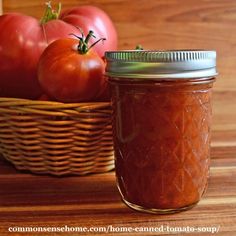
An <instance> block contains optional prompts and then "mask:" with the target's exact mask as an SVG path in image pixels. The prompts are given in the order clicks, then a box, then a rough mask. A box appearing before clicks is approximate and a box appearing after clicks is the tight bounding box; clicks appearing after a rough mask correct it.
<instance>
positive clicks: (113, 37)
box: [60, 6, 118, 57]
mask: <svg viewBox="0 0 236 236" xmlns="http://www.w3.org/2000/svg"><path fill="white" fill-rule="evenodd" d="M60 19H61V20H63V21H65V22H67V23H70V24H71V25H74V26H76V27H79V28H81V29H82V30H83V32H84V33H85V34H86V35H87V34H88V33H89V31H90V30H92V31H93V32H94V35H96V36H97V37H98V38H106V41H105V42H104V45H102V46H100V45H98V46H96V47H94V50H95V51H96V52H97V53H98V54H99V56H100V57H103V56H104V53H105V51H113V50H117V44H118V42H117V41H118V40H117V32H116V29H115V26H114V24H113V22H112V20H111V19H110V17H109V16H108V15H107V14H106V13H105V12H104V11H102V10H101V9H99V8H97V7H95V6H79V7H74V8H71V9H68V10H65V11H64V12H62V14H61V15H60ZM95 41H96V39H95V38H93V39H91V43H94V42H95Z"/></svg>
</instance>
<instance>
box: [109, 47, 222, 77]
mask: <svg viewBox="0 0 236 236" xmlns="http://www.w3.org/2000/svg"><path fill="white" fill-rule="evenodd" d="M105 57H106V60H107V67H106V75H108V76H111V77H124V78H152V79H155V78H156V79H162V78H166V79H168V78H170V79H171V78H179V79H186V78H201V77H213V76H215V75H217V71H216V52H215V51H205V50H181V51H179V50H176V51H146V50H127V51H110V52H106V53H105Z"/></svg>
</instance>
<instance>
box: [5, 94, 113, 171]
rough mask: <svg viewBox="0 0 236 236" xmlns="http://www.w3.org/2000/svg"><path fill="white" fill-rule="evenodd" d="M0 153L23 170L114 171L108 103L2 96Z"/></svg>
mask: <svg viewBox="0 0 236 236" xmlns="http://www.w3.org/2000/svg"><path fill="white" fill-rule="evenodd" d="M0 152H1V154H2V155H3V156H4V157H5V158H6V159H7V160H9V161H10V162H11V163H13V164H14V165H15V167H16V168H17V169H19V170H29V171H31V172H33V173H45V174H52V175H65V174H77V175H84V174H89V173H100V172H106V171H109V170H111V169H113V168H114V158H113V143H112V128H111V107H110V104H109V103H69V104H64V103H59V102H49V101H32V100H25V99H14V98H0Z"/></svg>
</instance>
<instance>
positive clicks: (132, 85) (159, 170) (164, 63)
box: [106, 50, 217, 214]
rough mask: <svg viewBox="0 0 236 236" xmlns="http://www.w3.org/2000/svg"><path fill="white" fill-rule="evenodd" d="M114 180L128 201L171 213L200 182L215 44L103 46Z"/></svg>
mask: <svg viewBox="0 0 236 236" xmlns="http://www.w3.org/2000/svg"><path fill="white" fill-rule="evenodd" d="M106 60H107V68H106V75H107V76H108V80H109V84H110V87H111V92H112V106H113V136H114V149H115V169H116V178H117V185H118V189H119V191H120V194H121V196H122V199H123V201H124V202H125V203H126V204H127V205H128V206H129V207H131V208H133V209H136V210H139V211H144V212H151V213H160V214H166V213H173V212H178V211H182V210H186V209H189V208H191V207H193V206H194V205H195V204H197V202H198V201H199V200H200V198H201V196H202V195H203V193H204V191H205V190H206V187H207V181H208V177H209V161H210V160H209V157H210V137H211V135H210V127H211V116H212V112H211V91H212V85H213V82H214V81H215V76H216V74H217V72H216V52H215V51H204V50H197V51H196V50H190V51H186V50H184V51H143V50H139V51H116V52H107V53H106Z"/></svg>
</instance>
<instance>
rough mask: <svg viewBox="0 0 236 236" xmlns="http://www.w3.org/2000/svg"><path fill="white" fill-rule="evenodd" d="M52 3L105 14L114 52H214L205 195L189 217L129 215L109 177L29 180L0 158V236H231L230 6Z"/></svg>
mask: <svg viewBox="0 0 236 236" xmlns="http://www.w3.org/2000/svg"><path fill="white" fill-rule="evenodd" d="M59 1H60V2H62V3H63V6H64V7H65V8H66V7H71V6H75V5H78V4H80V5H83V4H93V5H96V6H98V7H100V8H102V9H103V10H105V11H106V12H107V13H108V14H109V15H110V16H111V18H112V20H113V21H114V23H115V26H116V28H117V31H118V34H119V49H131V48H134V47H135V46H136V45H137V44H138V43H140V44H142V45H143V46H144V47H145V48H147V49H153V48H155V49H170V48H172V49H173V48H175V49H180V48H205V49H216V50H217V53H218V70H219V73H220V74H219V76H218V80H217V83H216V84H215V87H214V99H213V112H214V120H213V140H212V163H211V177H210V181H209V187H208V191H207V192H206V194H205V195H204V197H203V199H202V201H201V202H200V203H199V204H198V205H197V206H196V207H195V208H193V209H192V210H189V211H186V212H182V213H178V214H174V215H165V216H158V215H150V214H143V213H138V212H135V211H133V210H131V209H129V208H128V207H126V206H125V205H124V204H123V203H122V202H121V200H120V196H119V193H118V191H117V188H116V185H115V177H114V173H113V172H110V173H106V174H100V175H93V176H86V177H65V178H58V177H50V176H37V175H32V174H30V173H20V172H18V171H16V170H15V169H14V167H13V166H12V165H11V164H9V163H8V162H6V161H4V160H3V159H1V158H0V236H2V235H8V234H9V233H8V227H11V226H64V225H67V226H78V227H79V226H80V227H81V226H82V227H97V226H98V227H99V226H101V227H103V226H104V227H107V226H109V225H112V226H113V227H118V226H123V227H125V226H127V227H136V226H139V227H149V226H152V227H160V226H161V225H165V226H167V225H169V226H170V227H173V226H193V227H197V226H205V227H213V226H217V227H218V226H220V231H219V233H218V235H226V236H228V235H229V236H231V235H232V236H235V235H236V156H235V155H236V141H235V140H236V109H235V104H236V78H235V74H236V66H235V65H236V64H235V63H236V44H235V42H236V31H235V23H236V1H235V0H226V1H222V0H199V1H195V0H182V1H179V0H168V1H166V0H158V1H157V0H149V1H146V0H136V1H130V0H111V1H108V0H80V1H78V0H55V1H54V2H59ZM44 2H45V0H34V1H32V0H22V1H19V0H3V12H5V13H7V12H12V11H19V12H22V13H25V14H29V15H32V16H36V17H38V18H40V17H41V15H42V13H43V10H42V6H43V5H44ZM0 8H1V7H0ZM117 234H118V233H107V234H106V235H117ZM10 235H17V234H13V233H11V234H10ZM20 235H26V234H20ZM31 235H32V234H31ZM33 235H37V234H35V233H34V234H33ZM39 235H47V234H45V233H43V234H39ZM48 235H57V234H53V233H51V234H48ZM58 235H62V234H58ZM66 235H73V234H72V233H68V234H66ZM75 235H84V234H83V233H81V234H75ZM93 235H96V233H94V234H93ZM97 235H101V233H100V234H99V233H97ZM123 235H127V234H126V233H124V234H123ZM129 235H136V234H135V233H130V234H129ZM137 235H145V234H142V233H139V234H137ZM155 235H158V234H157V233H156V234H155ZM179 235H181V234H179ZM188 235H191V234H188ZM194 235H195V234H194ZM197 235H212V234H209V233H208V234H200V233H199V234H197Z"/></svg>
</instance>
